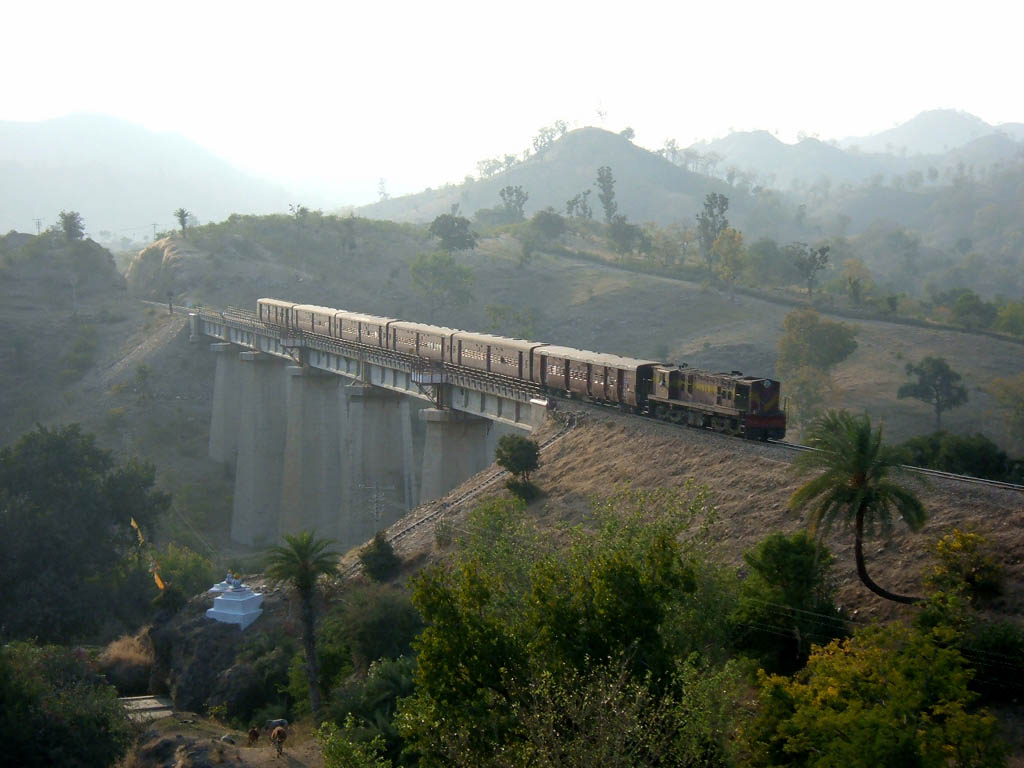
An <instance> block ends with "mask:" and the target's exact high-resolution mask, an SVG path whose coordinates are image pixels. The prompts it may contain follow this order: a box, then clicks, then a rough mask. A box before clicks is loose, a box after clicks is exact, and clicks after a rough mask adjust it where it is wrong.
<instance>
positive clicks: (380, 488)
mask: <svg viewBox="0 0 1024 768" xmlns="http://www.w3.org/2000/svg"><path fill="white" fill-rule="evenodd" d="M359 487H360V488H362V489H363V490H366V491H369V493H368V494H367V495H368V496H369V497H370V498H369V501H370V510H371V512H372V514H373V522H374V525H375V527H376V528H378V529H379V526H380V518H381V515H382V513H383V511H384V501H385V495H384V494H385V491H393V490H395V486H393V485H360V486H359Z"/></svg>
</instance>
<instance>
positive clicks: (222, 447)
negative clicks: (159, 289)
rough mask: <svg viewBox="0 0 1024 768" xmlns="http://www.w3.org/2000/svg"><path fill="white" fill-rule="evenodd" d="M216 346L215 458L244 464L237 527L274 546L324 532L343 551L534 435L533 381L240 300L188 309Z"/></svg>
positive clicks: (234, 531)
mask: <svg viewBox="0 0 1024 768" xmlns="http://www.w3.org/2000/svg"><path fill="white" fill-rule="evenodd" d="M204 337H207V338H209V339H210V340H213V342H214V343H211V344H210V347H209V348H210V350H211V351H212V352H213V353H215V354H216V356H217V358H216V373H215V377H214V393H213V409H212V413H211V419H210V445H209V455H210V458H211V459H214V460H215V461H220V462H224V463H225V464H228V465H230V466H233V467H234V474H235V492H234V507H233V510H232V517H231V537H232V539H234V540H235V541H237V542H239V543H243V544H248V545H267V544H271V543H274V542H276V541H277V540H278V539H279V538H280V537H281V536H282V535H283V534H286V533H295V532H297V531H300V530H303V529H307V528H315V529H316V531H317V533H318V535H320V536H325V537H328V538H331V539H334V540H335V541H336V542H337V543H338V545H339V546H340V547H342V548H344V549H347V548H349V547H352V546H355V545H357V544H361V543H363V542H365V541H367V540H368V539H370V538H372V537H373V535H374V534H375V533H376V532H377V531H378V530H382V529H384V528H386V527H388V526H389V525H390V524H391V523H393V522H395V521H396V520H397V519H398V518H400V517H402V516H403V515H404V514H405V513H406V512H407V511H408V510H410V509H413V508H414V507H416V506H417V505H418V504H420V503H422V502H426V501H430V500H432V499H436V498H439V497H441V496H443V495H444V494H445V493H446V492H447V491H449V490H451V489H452V488H454V487H455V486H457V485H459V484H461V483H462V482H463V481H464V480H466V479H468V478H469V477H471V476H472V475H474V474H476V473H477V472H479V471H480V470H482V469H484V468H485V467H487V466H488V465H490V464H491V462H492V460H493V456H494V448H495V444H496V443H497V440H498V438H499V437H500V436H501V435H503V434H507V433H509V432H513V431H530V430H532V429H534V428H535V427H537V426H539V425H540V424H541V422H542V421H543V420H544V416H545V413H546V411H547V403H546V400H545V399H544V396H543V394H542V393H541V392H540V390H539V389H538V388H537V387H536V386H535V385H533V384H530V383H526V382H520V381H517V380H515V379H511V378H509V377H505V376H500V375H496V374H490V373H487V372H484V371H474V370H472V369H467V368H463V367H460V366H455V365H450V364H444V365H440V364H438V365H428V364H425V361H423V360H422V359H421V358H418V357H415V356H412V355H407V354H404V353H401V352H396V351H394V350H388V349H382V348H379V347H373V346H369V345H363V344H356V343H351V342H345V341H342V340H339V339H335V338H331V337H326V336H320V335H317V334H312V333H306V332H295V331H290V330H288V329H284V328H281V327H279V326H274V325H269V324H266V323H262V322H260V321H259V320H258V319H257V317H256V315H255V314H253V313H251V312H247V311H244V310H237V309H229V310H225V311H223V312H220V311H216V310H209V309H201V310H194V311H190V312H189V339H190V340H191V341H193V342H199V341H201V340H202V339H203V338H204Z"/></svg>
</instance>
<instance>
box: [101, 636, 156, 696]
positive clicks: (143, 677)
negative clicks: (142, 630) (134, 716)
mask: <svg viewBox="0 0 1024 768" xmlns="http://www.w3.org/2000/svg"><path fill="white" fill-rule="evenodd" d="M153 661H154V658H153V648H152V646H151V645H150V644H149V642H148V640H147V639H145V638H143V637H141V636H140V635H123V636H122V637H120V638H118V639H117V640H115V641H114V642H112V643H110V645H108V646H107V647H106V648H104V649H103V652H102V653H101V654H100V657H99V660H98V663H99V669H100V671H101V672H102V673H103V674H104V675H106V678H107V680H108V681H109V682H110V683H111V685H113V686H114V687H115V688H117V692H118V693H119V694H121V695H122V696H141V695H143V694H145V693H147V692H148V691H149V674H150V672H151V671H152V669H153Z"/></svg>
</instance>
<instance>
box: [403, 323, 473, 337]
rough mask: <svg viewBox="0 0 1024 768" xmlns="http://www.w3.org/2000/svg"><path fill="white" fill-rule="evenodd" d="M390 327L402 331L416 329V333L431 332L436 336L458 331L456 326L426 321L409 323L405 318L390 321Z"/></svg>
mask: <svg viewBox="0 0 1024 768" xmlns="http://www.w3.org/2000/svg"><path fill="white" fill-rule="evenodd" d="M391 327H392V328H401V329H402V330H404V331H416V332H418V333H433V334H435V335H437V336H450V335H451V334H453V333H458V332H459V329H458V328H446V327H445V326H443V325H428V324H427V323H410V322H408V321H406V320H395V321H394V322H392V323H391Z"/></svg>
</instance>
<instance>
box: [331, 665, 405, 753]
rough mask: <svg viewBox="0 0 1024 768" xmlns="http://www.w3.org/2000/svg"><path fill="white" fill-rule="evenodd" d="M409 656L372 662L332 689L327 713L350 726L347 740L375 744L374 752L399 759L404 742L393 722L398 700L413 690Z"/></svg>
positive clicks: (338, 721) (335, 720) (333, 718)
mask: <svg viewBox="0 0 1024 768" xmlns="http://www.w3.org/2000/svg"><path fill="white" fill-rule="evenodd" d="M415 669H416V662H415V659H414V658H413V657H412V656H402V657H400V658H397V659H394V660H392V659H382V660H380V661H378V662H374V663H373V664H372V665H371V666H370V668H369V669H368V670H367V672H366V676H365V677H353V678H350V679H349V680H348V682H346V683H345V685H343V686H341V687H339V688H338V689H337V690H336V691H334V692H333V694H332V697H331V702H330V705H329V716H330V718H331V719H332V720H333V721H334V722H336V723H344V724H346V726H347V727H348V729H349V738H350V740H352V741H354V742H356V743H361V744H363V745H368V744H377V745H378V746H377V751H380V752H383V753H384V754H385V755H386V756H387V757H388V758H389V759H392V760H394V761H395V762H396V763H399V762H400V756H401V752H402V747H403V742H402V738H401V736H400V735H399V733H398V728H397V725H396V724H395V722H394V720H395V715H396V713H397V710H398V706H399V701H400V700H401V699H404V698H406V697H408V696H411V695H412V694H413V693H414V691H415V688H414V684H413V675H414V672H415Z"/></svg>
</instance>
